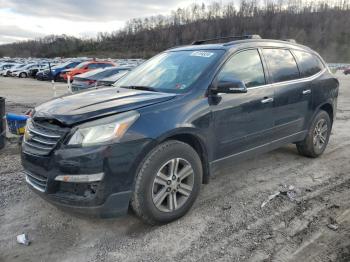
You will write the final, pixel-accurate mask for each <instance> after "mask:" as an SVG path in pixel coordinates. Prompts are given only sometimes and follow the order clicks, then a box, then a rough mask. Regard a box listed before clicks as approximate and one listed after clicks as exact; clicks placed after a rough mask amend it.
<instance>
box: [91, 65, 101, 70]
mask: <svg viewBox="0 0 350 262" xmlns="http://www.w3.org/2000/svg"><path fill="white" fill-rule="evenodd" d="M101 67H102V66H101V65H100V64H90V65H88V68H89V69H96V68H101Z"/></svg>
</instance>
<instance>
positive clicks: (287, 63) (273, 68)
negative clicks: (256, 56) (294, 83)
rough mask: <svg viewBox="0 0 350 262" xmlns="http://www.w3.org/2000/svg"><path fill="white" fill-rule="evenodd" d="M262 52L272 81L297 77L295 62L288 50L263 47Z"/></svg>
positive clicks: (297, 71)
mask: <svg viewBox="0 0 350 262" xmlns="http://www.w3.org/2000/svg"><path fill="white" fill-rule="evenodd" d="M263 54H264V57H265V59H266V62H267V64H268V67H269V71H270V74H271V77H272V81H273V82H274V83H276V82H282V81H288V80H293V79H297V78H299V70H298V67H297V64H296V62H295V59H294V57H293V55H292V53H291V52H290V51H289V50H284V49H264V50H263Z"/></svg>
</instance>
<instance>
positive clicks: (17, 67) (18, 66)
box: [12, 65, 25, 69]
mask: <svg viewBox="0 0 350 262" xmlns="http://www.w3.org/2000/svg"><path fill="white" fill-rule="evenodd" d="M24 66H25V65H15V66H14V67H12V69H19V68H21V67H24Z"/></svg>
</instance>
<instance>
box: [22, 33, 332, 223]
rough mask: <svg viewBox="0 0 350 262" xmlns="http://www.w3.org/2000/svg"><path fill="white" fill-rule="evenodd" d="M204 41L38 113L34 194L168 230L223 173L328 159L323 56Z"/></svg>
mask: <svg viewBox="0 0 350 262" xmlns="http://www.w3.org/2000/svg"><path fill="white" fill-rule="evenodd" d="M253 37H254V38H253ZM227 38H228V37H226V38H219V39H214V40H217V41H218V42H220V41H223V40H224V39H227ZM257 38H259V39H257ZM234 39H237V36H236V37H234ZM211 40H213V39H211ZM207 42H208V41H206V40H201V41H196V42H194V43H193V44H192V45H189V46H182V47H178V48H173V49H170V50H167V51H165V52H163V53H161V54H159V55H157V56H155V57H153V58H151V59H149V60H148V61H147V62H145V63H143V64H142V65H140V66H138V67H137V68H135V69H134V70H132V71H131V72H130V73H128V74H127V75H126V76H124V77H123V78H121V79H120V80H119V81H117V83H116V84H115V87H114V88H106V89H103V90H92V91H88V92H83V93H80V94H74V95H70V96H65V97H60V98H58V99H54V100H51V101H49V102H47V103H45V104H42V105H40V106H38V107H36V108H35V110H34V113H33V116H32V117H31V119H30V120H28V122H27V126H26V131H25V135H24V139H23V143H22V147H21V150H22V157H21V160H22V165H23V167H24V175H25V179H26V182H27V184H28V185H29V187H30V188H31V189H32V190H34V191H35V192H36V193H38V194H39V195H40V196H42V197H43V198H45V199H47V200H48V201H50V202H51V203H54V204H56V205H57V206H60V207H62V208H64V209H66V210H69V211H70V212H71V211H76V212H80V213H85V214H94V215H99V216H104V217H110V216H116V215H122V214H126V213H127V211H128V208H129V207H131V208H132V209H133V210H134V211H135V214H136V215H138V216H139V217H140V218H141V219H142V220H144V221H145V222H146V223H150V224H162V223H168V222H171V221H173V220H175V219H178V218H180V217H181V216H183V215H185V214H186V213H187V212H188V211H189V210H190V208H191V206H192V205H193V203H194V202H195V200H196V198H197V196H198V195H199V192H200V189H201V184H202V183H208V182H209V180H210V177H211V175H213V174H214V173H217V171H219V170H222V168H223V167H225V166H227V165H232V163H234V162H240V161H242V160H243V159H245V158H249V157H254V156H256V155H258V154H261V153H264V152H267V151H271V150H274V149H276V148H278V147H281V146H284V145H286V144H289V143H293V144H295V145H296V147H297V150H298V152H299V153H300V154H301V155H303V156H306V157H309V158H316V157H319V156H321V155H322V153H323V152H324V151H325V149H326V147H327V144H328V141H329V137H330V135H331V131H332V126H333V122H334V120H335V115H336V109H337V97H338V91H339V81H338V80H337V79H336V78H335V77H334V75H333V74H332V73H331V72H330V70H329V68H328V67H327V65H326V64H325V62H324V60H323V59H322V58H321V57H320V55H319V54H317V53H316V52H315V51H313V50H311V49H310V48H308V47H306V46H303V45H299V44H296V43H291V42H287V41H278V40H270V39H260V37H258V36H243V37H241V39H239V40H237V41H231V42H226V43H218V44H207ZM286 158H288V156H286ZM292 160H293V159H292ZM305 161H307V160H305ZM226 179H230V177H229V176H227V178H226ZM231 179H235V178H234V177H231ZM281 179H283V178H281ZM220 193H221V194H226V193H227V192H220ZM41 208H46V206H43V207H41ZM180 224H181V223H180Z"/></svg>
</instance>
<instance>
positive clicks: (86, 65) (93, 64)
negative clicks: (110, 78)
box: [60, 61, 116, 81]
mask: <svg viewBox="0 0 350 262" xmlns="http://www.w3.org/2000/svg"><path fill="white" fill-rule="evenodd" d="M111 66H116V64H115V63H113V62H109V61H86V62H82V63H80V64H79V65H77V66H76V67H74V68H72V69H71V70H67V71H64V72H62V73H61V75H60V76H61V77H62V78H63V79H64V80H65V81H67V79H68V76H70V79H71V81H73V77H74V76H75V75H79V74H82V73H85V72H88V71H91V70H94V69H98V68H106V67H111Z"/></svg>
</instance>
